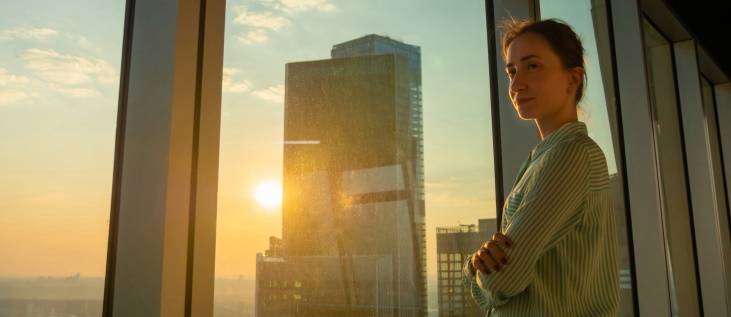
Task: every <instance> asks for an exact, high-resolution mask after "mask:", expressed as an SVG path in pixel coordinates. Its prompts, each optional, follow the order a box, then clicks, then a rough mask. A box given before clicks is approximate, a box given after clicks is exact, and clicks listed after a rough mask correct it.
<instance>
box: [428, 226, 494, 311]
mask: <svg viewBox="0 0 731 317" xmlns="http://www.w3.org/2000/svg"><path fill="white" fill-rule="evenodd" d="M497 228H498V226H497V219H479V222H478V225H477V226H475V225H474V224H472V225H460V226H456V227H437V228H436V231H437V278H438V280H437V289H438V292H437V293H438V295H437V296H438V301H439V316H440V317H447V316H474V317H481V316H484V315H485V312H484V311H482V310H480V307H479V306H477V304H476V303H475V301H474V300H473V299H472V294H470V292H469V290H468V289H467V288H465V287H464V284H463V282H462V269H463V268H464V264H465V263H466V262H467V260H468V259H470V258H471V257H472V255H473V254H474V253H475V251H477V250H478V249H479V248H480V246H481V245H482V244H483V243H484V242H485V241H488V240H490V239H491V238H492V235H493V234H495V232H497Z"/></svg>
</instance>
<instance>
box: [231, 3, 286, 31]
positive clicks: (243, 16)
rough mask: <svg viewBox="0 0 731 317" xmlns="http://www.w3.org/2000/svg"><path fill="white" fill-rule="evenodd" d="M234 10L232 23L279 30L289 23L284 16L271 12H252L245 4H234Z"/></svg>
mask: <svg viewBox="0 0 731 317" xmlns="http://www.w3.org/2000/svg"><path fill="white" fill-rule="evenodd" d="M234 10H235V11H236V12H237V13H238V15H237V16H236V18H235V19H234V23H237V24H243V25H248V26H252V27H256V28H261V29H270V30H273V31H279V30H280V29H282V28H283V27H284V26H286V25H288V24H289V20H287V19H286V18H284V17H280V16H275V15H274V13H272V12H262V13H254V12H249V10H248V9H247V8H246V6H243V5H242V6H236V7H234Z"/></svg>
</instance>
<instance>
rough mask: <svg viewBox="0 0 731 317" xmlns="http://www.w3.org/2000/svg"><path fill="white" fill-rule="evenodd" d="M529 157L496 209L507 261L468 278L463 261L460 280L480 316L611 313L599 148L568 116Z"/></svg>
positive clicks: (607, 213) (612, 255)
mask: <svg viewBox="0 0 731 317" xmlns="http://www.w3.org/2000/svg"><path fill="white" fill-rule="evenodd" d="M529 161H530V164H529V165H528V167H527V169H526V170H525V173H524V174H523V176H522V177H521V178H520V179H519V180H518V181H517V183H516V184H515V187H513V190H512V192H511V193H510V195H508V197H507V199H506V201H505V207H504V208H503V219H502V223H501V225H500V228H501V229H500V231H501V232H502V233H504V234H505V235H507V236H508V237H509V238H510V239H511V240H512V241H513V247H512V248H509V249H505V248H504V250H505V254H506V255H507V256H508V265H506V266H505V267H504V268H503V270H502V271H501V272H493V273H492V274H489V275H485V274H482V273H480V272H477V276H475V275H474V273H472V272H474V269H473V268H472V266H471V263H470V262H469V261H468V262H467V263H466V264H465V268H464V284H465V286H466V287H467V288H468V289H469V290H470V292H471V293H472V297H473V298H474V299H475V301H476V302H477V304H478V305H479V306H480V308H482V309H483V310H486V311H487V316H615V315H616V312H617V308H618V305H619V272H618V271H619V266H618V258H617V236H616V232H615V224H614V210H613V208H612V197H611V191H610V188H609V175H608V172H607V163H606V159H605V158H604V153H602V150H601V149H600V148H599V146H597V144H596V143H595V142H594V141H593V140H592V139H591V138H589V136H588V134H587V130H586V125H585V124H584V123H582V122H571V123H567V124H565V125H564V126H562V127H561V128H560V129H558V130H556V131H554V132H553V133H551V134H550V135H549V136H548V137H547V138H546V139H544V140H543V141H541V142H540V143H539V144H538V145H537V146H536V147H535V149H534V150H533V151H532V152H531V157H530V159H529ZM477 247H479V246H477Z"/></svg>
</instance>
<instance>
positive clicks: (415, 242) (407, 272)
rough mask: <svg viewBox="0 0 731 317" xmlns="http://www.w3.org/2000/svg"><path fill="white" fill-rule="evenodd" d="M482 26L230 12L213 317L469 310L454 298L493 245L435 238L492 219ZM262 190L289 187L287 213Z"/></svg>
mask: <svg viewBox="0 0 731 317" xmlns="http://www.w3.org/2000/svg"><path fill="white" fill-rule="evenodd" d="M484 12H485V10H484V4H482V3H472V4H460V5H456V6H455V5H453V4H451V3H447V2H441V1H433V2H432V1H430V2H426V3H424V4H423V5H420V6H419V8H418V10H417V8H414V7H413V6H410V5H408V4H405V3H391V2H383V3H382V4H378V5H373V4H369V5H367V6H366V5H364V4H361V3H357V2H356V3H347V2H345V3H342V2H338V3H335V2H332V3H331V2H328V1H322V2H320V3H318V4H312V5H302V6H299V5H298V6H293V5H291V3H290V2H285V1H282V2H279V1H248V2H246V4H245V5H238V4H234V5H231V6H229V19H228V20H227V27H226V29H227V35H226V38H227V42H226V44H225V48H226V49H225V54H224V55H225V56H224V65H225V69H224V94H223V105H222V110H223V118H222V130H221V140H222V141H221V163H220V178H219V184H220V185H219V188H220V193H219V216H218V229H217V261H216V276H217V280H216V293H215V298H214V301H215V304H214V305H215V315H216V316H253V315H254V314H255V313H256V314H258V315H259V316H293V315H298V314H299V315H301V314H309V315H317V316H374V315H378V316H393V315H399V316H426V315H427V314H429V315H433V316H436V315H442V316H452V315H454V313H455V312H459V310H463V307H467V305H471V303H470V302H469V301H471V298H469V295H468V294H466V293H463V292H461V291H462V290H461V287H462V286H461V284H458V283H459V282H460V281H461V280H460V279H461V276H459V275H458V274H461V272H459V271H460V270H461V264H462V263H463V258H464V256H465V254H464V253H465V251H464V250H471V251H469V253H472V252H474V250H476V249H477V248H479V245H480V244H481V241H479V240H481V239H484V240H487V238H489V237H490V236H492V234H493V233H494V232H489V233H488V232H484V231H482V232H480V235H479V236H476V237H475V238H476V239H474V240H475V241H466V240H465V241H461V245H454V244H453V245H452V249H449V248H447V249H439V247H437V246H436V242H435V241H437V240H439V239H440V237H439V236H440V234H439V233H438V232H441V231H439V230H442V229H437V228H451V227H455V226H457V227H458V226H459V224H460V223H474V222H475V221H477V219H492V220H493V221H494V217H495V210H494V208H495V207H494V206H495V203H494V194H493V191H494V190H493V189H492V186H493V180H492V165H493V163H492V160H491V157H492V153H491V147H490V143H489V142H490V140H491V136H490V118H489V105H488V100H489V98H488V96H487V92H486V91H487V90H488V89H486V88H487V87H488V86H487V77H488V72H487V68H488V67H487V58H486V57H487V45H486V41H487V35H486V25H485V16H484ZM373 17H379V20H382V21H387V23H384V25H374V24H373ZM387 17H391V18H387ZM445 19H446V20H445ZM264 21H266V23H264ZM407 21H408V22H407ZM434 21H440V22H436V23H435V22H434ZM396 34H397V35H398V36H394V35H396ZM456 47H459V49H455V48H456ZM331 48H332V49H331ZM422 75H423V78H422ZM429 133H431V134H430V135H431V137H427V135H429ZM264 180H270V181H272V182H278V183H279V184H281V188H282V204H281V207H279V206H278V207H275V208H271V207H269V208H267V207H266V206H264V205H262V204H255V203H254V202H253V201H252V199H250V198H249V197H248V196H249V195H248V193H247V192H248V191H250V188H253V187H256V184H259V183H261V182H262V181H264ZM242 192H243V194H242ZM495 228H496V226H495V225H493V226H492V230H495ZM478 241H479V242H478ZM437 249H439V250H437ZM437 254H439V255H440V256H446V258H444V260H440V261H437ZM457 264H458V265H457ZM440 276H442V277H444V278H443V279H441V278H438V277H440ZM237 281H238V282H237ZM236 283H238V284H236ZM230 285H238V287H230ZM457 287H460V289H457ZM466 296H467V297H466ZM442 308H443V309H442ZM455 309H456V310H455ZM461 313H464V311H462V312H461ZM478 315H482V314H478Z"/></svg>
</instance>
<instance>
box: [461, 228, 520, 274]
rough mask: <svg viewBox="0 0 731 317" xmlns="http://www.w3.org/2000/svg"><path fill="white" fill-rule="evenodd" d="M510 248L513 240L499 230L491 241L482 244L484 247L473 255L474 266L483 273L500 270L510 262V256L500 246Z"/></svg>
mask: <svg viewBox="0 0 731 317" xmlns="http://www.w3.org/2000/svg"><path fill="white" fill-rule="evenodd" d="M501 245H502V246H504V247H506V248H510V247H512V246H513V241H511V240H510V238H508V236H506V235H504V234H502V233H500V232H498V233H496V234H495V235H493V236H492V239H491V240H490V241H487V242H485V243H483V244H482V247H481V248H480V249H479V250H477V252H475V254H473V255H472V260H471V261H472V267H474V268H475V270H477V271H480V272H482V273H483V274H490V273H492V272H500V271H501V270H502V269H503V267H504V266H505V265H507V264H508V257H507V256H506V255H505V252H503V249H502V248H501V247H500V246H501Z"/></svg>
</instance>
